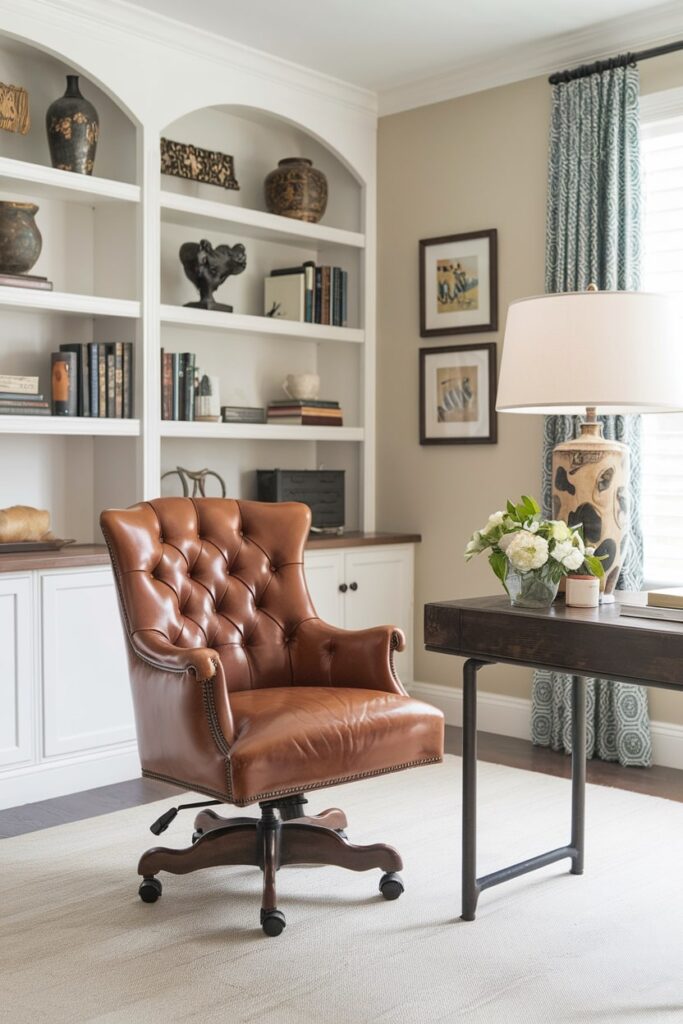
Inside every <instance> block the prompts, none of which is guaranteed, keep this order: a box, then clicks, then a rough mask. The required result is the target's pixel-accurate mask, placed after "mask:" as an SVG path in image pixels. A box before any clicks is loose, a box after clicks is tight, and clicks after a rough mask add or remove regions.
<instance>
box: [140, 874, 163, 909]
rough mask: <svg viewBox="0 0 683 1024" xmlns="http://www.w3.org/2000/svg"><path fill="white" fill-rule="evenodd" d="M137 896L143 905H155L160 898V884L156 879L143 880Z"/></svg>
mask: <svg viewBox="0 0 683 1024" xmlns="http://www.w3.org/2000/svg"><path fill="white" fill-rule="evenodd" d="M138 895H139V897H140V899H141V900H142V902H143V903H156V901H157V900H158V899H159V897H160V896H161V882H160V881H159V879H158V878H143V879H142V881H141V882H140V888H139V889H138Z"/></svg>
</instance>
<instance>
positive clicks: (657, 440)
mask: <svg viewBox="0 0 683 1024" xmlns="http://www.w3.org/2000/svg"><path fill="white" fill-rule="evenodd" d="M641 144H642V160H643V188H644V206H645V209H644V234H643V243H644V252H643V275H642V284H641V287H642V288H643V290H644V291H653V292H655V291H656V292H662V291H664V292H669V293H672V294H675V295H676V296H678V297H679V298H680V300H681V311H682V316H681V344H682V345H683V117H680V118H670V119H668V120H666V121H660V122H659V123H656V122H655V123H652V124H645V125H644V126H643V128H642V136H641ZM642 470H643V507H642V510H643V535H644V543H645V566H644V569H645V581H646V585H649V586H651V585H653V584H655V585H656V584H663V585H667V584H669V585H679V586H683V413H669V414H668V415H661V416H643V462H642Z"/></svg>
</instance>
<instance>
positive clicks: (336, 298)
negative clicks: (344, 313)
mask: <svg viewBox="0 0 683 1024" xmlns="http://www.w3.org/2000/svg"><path fill="white" fill-rule="evenodd" d="M331 321H332V326H333V327H340V326H341V270H340V269H339V267H332V316H331Z"/></svg>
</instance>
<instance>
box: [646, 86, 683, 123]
mask: <svg viewBox="0 0 683 1024" xmlns="http://www.w3.org/2000/svg"><path fill="white" fill-rule="evenodd" d="M672 118H683V87H682V86H679V87H678V88H676V89H664V90H663V91H662V92H651V93H648V95H647V96H641V97H640V123H641V124H642V125H653V124H656V123H658V122H660V121H670V120H671V119H672Z"/></svg>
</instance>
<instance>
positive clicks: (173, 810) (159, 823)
mask: <svg viewBox="0 0 683 1024" xmlns="http://www.w3.org/2000/svg"><path fill="white" fill-rule="evenodd" d="M221 803H223V801H222V800H200V801H199V803H196V804H178V806H177V807H169V809H168V810H167V811H164V813H163V814H162V815H161V816H160V817H159V818H157V820H156V821H155V822H153V823H152V824H151V825H150V826H149V830H150V832H152V833H153V834H154V835H155V836H160V835H161V833H162V832H165V831H166V829H167V828H168V826H169V825H170V824H171V822H172V821H173V819H174V818H175V816H176V815H177V813H178V811H186V810H189V808H191V807H212V806H213V805H214V804H221Z"/></svg>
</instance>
